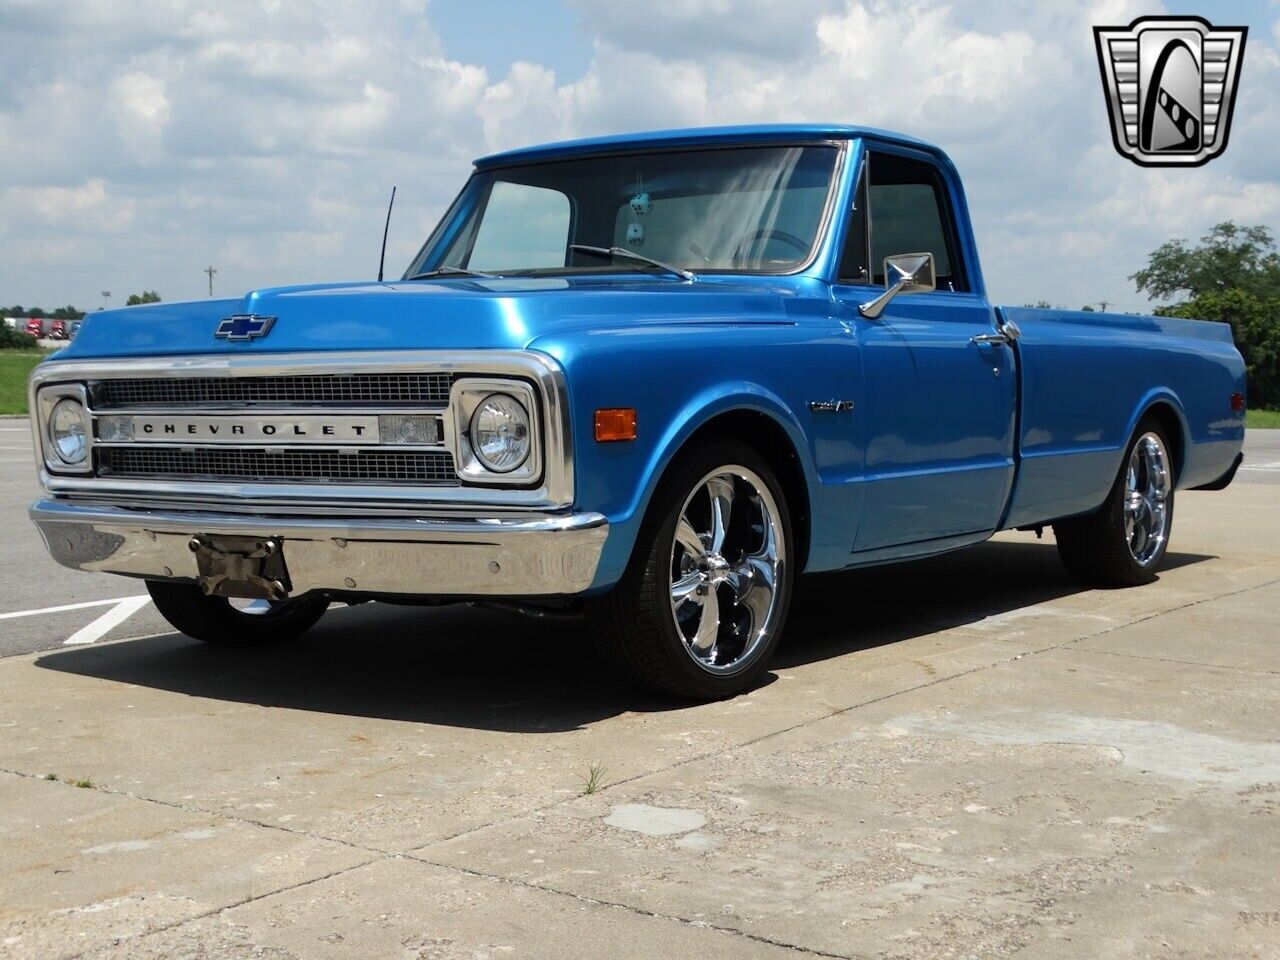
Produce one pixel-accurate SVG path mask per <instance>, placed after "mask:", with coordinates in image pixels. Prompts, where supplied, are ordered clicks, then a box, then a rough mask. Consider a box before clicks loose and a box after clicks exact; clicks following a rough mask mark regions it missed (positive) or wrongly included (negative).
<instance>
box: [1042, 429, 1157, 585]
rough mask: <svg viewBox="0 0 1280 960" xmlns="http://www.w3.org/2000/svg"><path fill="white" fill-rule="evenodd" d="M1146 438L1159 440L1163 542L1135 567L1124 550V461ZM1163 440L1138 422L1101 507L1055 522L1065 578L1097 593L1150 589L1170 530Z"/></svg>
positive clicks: (1127, 549) (1126, 470) (1126, 462)
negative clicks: (1100, 589)
mask: <svg viewBox="0 0 1280 960" xmlns="http://www.w3.org/2000/svg"><path fill="white" fill-rule="evenodd" d="M1149 434H1154V435H1155V436H1156V437H1158V438H1159V441H1160V445H1161V447H1162V449H1163V451H1164V455H1165V464H1166V469H1167V471H1168V492H1167V495H1166V497H1165V499H1164V505H1165V514H1164V521H1163V537H1162V538H1161V539H1160V542H1159V545H1158V548H1157V549H1156V551H1155V552H1154V553H1153V555H1152V556H1151V557H1150V558H1149V559H1146V560H1145V561H1144V562H1140V561H1139V560H1138V559H1137V558H1135V556H1134V553H1133V551H1132V550H1131V548H1130V539H1129V534H1128V532H1127V530H1126V527H1125V501H1126V498H1127V495H1128V494H1127V479H1128V474H1129V464H1130V459H1131V457H1132V456H1133V452H1134V448H1135V447H1136V446H1137V444H1138V441H1139V440H1141V439H1143V438H1144V437H1146V436H1147V435H1149ZM1169 450H1170V447H1169V439H1168V437H1167V436H1166V432H1165V428H1164V427H1163V426H1162V425H1161V423H1160V421H1159V420H1158V419H1156V418H1155V417H1152V416H1147V417H1144V418H1143V420H1142V422H1140V423H1139V424H1138V427H1137V429H1136V430H1135V431H1134V434H1133V436H1132V437H1130V438H1129V443H1128V445H1127V446H1126V447H1125V452H1124V459H1122V460H1121V461H1120V473H1119V475H1118V476H1117V477H1116V480H1115V483H1113V484H1112V485H1111V492H1110V493H1109V494H1107V499H1106V500H1105V501H1104V502H1103V504H1102V506H1101V507H1100V508H1098V510H1096V511H1095V512H1094V513H1090V514H1086V515H1085V516H1082V517H1072V518H1070V519H1067V520H1059V521H1058V522H1056V523H1055V524H1054V525H1053V533H1054V537H1055V538H1056V539H1057V541H1058V555H1059V556H1060V557H1061V558H1062V563H1063V566H1065V567H1066V568H1067V572H1068V573H1070V574H1071V576H1073V577H1074V578H1075V579H1077V580H1079V581H1080V582H1081V583H1085V584H1088V585H1090V586H1099V587H1134V586H1140V585H1141V584H1144V583H1151V582H1152V581H1153V580H1155V578H1156V571H1157V570H1158V569H1159V567H1160V564H1161V562H1162V561H1163V560H1164V556H1165V553H1166V551H1167V550H1168V547H1169V534H1170V533H1171V531H1172V529H1173V500H1174V490H1173V485H1174V476H1173V471H1174V464H1173V461H1172V457H1170V456H1169Z"/></svg>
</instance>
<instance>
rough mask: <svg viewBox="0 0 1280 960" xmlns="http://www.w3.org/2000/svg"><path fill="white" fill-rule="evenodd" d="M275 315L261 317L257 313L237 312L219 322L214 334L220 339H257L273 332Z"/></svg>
mask: <svg viewBox="0 0 1280 960" xmlns="http://www.w3.org/2000/svg"><path fill="white" fill-rule="evenodd" d="M275 322H276V318H275V317H260V316H258V315H257V314H256V313H237V314H235V315H234V316H230V317H227V318H225V319H223V320H220V321H219V322H218V326H217V329H215V330H214V331H213V335H214V336H215V337H217V338H218V339H219V340H257V339H258V338H259V337H265V336H266V335H267V334H268V333H270V332H271V325H272V324H273V323H275Z"/></svg>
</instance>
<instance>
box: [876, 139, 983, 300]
mask: <svg viewBox="0 0 1280 960" xmlns="http://www.w3.org/2000/svg"><path fill="white" fill-rule="evenodd" d="M870 193H871V197H870V200H871V271H872V276H873V279H874V281H875V282H876V283H879V284H882V283H884V260H885V257H891V256H894V255H895V254H900V253H932V254H933V257H934V263H935V268H936V271H937V279H938V289H940V290H968V289H969V284H968V279H967V276H966V274H965V271H964V266H963V264H962V263H961V262H960V255H959V248H958V246H957V244H956V234H955V220H954V218H953V217H952V215H951V204H950V201H949V199H948V195H947V190H946V187H945V185H944V184H943V181H942V176H941V174H940V173H939V172H938V170H937V168H935V167H934V166H933V164H931V163H926V162H923V161H920V160H910V159H907V158H904V157H897V156H893V155H892V154H875V155H873V156H872V157H871V187H870Z"/></svg>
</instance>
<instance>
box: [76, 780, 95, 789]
mask: <svg viewBox="0 0 1280 960" xmlns="http://www.w3.org/2000/svg"><path fill="white" fill-rule="evenodd" d="M71 785H72V786H73V787H79V788H80V789H81V790H88V789H89V788H90V787H92V786H93V778H91V777H81V778H80V779H79V780H72V781H71Z"/></svg>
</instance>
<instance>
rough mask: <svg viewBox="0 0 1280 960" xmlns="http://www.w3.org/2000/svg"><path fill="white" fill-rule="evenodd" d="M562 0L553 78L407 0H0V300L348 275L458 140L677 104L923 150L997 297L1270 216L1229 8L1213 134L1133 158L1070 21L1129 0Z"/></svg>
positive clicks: (1269, 150) (1077, 288)
mask: <svg viewBox="0 0 1280 960" xmlns="http://www.w3.org/2000/svg"><path fill="white" fill-rule="evenodd" d="M572 2H574V4H575V6H576V7H577V10H578V14H579V17H580V20H581V23H582V24H583V30H584V36H583V37H579V38H566V43H574V42H579V43H585V44H589V45H590V47H591V49H592V51H593V57H592V60H591V64H590V66H589V68H588V69H587V71H586V72H585V74H583V75H581V76H559V75H557V74H556V72H555V71H554V70H553V69H552V68H551V66H550V65H549V64H548V63H545V62H543V61H542V59H541V58H540V57H539V56H538V52H537V51H536V50H530V51H529V52H528V55H527V58H526V60H525V61H523V62H518V63H515V64H514V65H513V66H512V67H511V68H510V69H509V71H508V72H507V73H506V75H505V76H491V75H490V73H489V72H488V71H487V70H486V69H485V68H484V67H481V66H479V65H476V64H469V63H463V62H459V61H458V60H456V59H454V58H452V57H451V56H450V55H449V49H448V44H447V43H446V42H445V40H442V38H441V37H440V36H439V35H438V33H437V32H436V29H435V27H434V26H433V22H432V19H431V17H432V10H431V7H430V5H429V3H427V2H426V0H369V2H364V3H358V4H355V3H335V2H322V0H291V2H289V3H282V2H276V0H270V2H267V0H261V2H259V0H224V2H223V3H221V4H219V5H217V6H216V7H211V6H209V5H208V4H207V3H204V2H202V0H171V2H168V3H164V4H156V3H153V2H148V0H113V2H112V3H110V4H105V3H100V2H95V0H68V2H66V3H60V4H48V3H46V2H44V0H0V35H3V37H4V39H5V41H6V44H5V45H6V50H7V60H6V65H5V66H6V84H5V86H4V87H2V88H0V138H3V142H5V143H6V144H9V145H11V146H10V148H9V149H6V150H5V151H4V152H3V153H0V182H3V183H5V184H7V185H8V186H7V187H6V190H5V193H4V194H3V197H4V200H5V211H6V217H5V218H4V223H3V224H0V286H3V287H4V288H6V289H8V290H9V291H10V292H9V293H8V294H7V295H6V294H4V293H0V301H14V300H21V301H23V302H38V301H41V300H43V301H46V302H49V303H54V302H66V301H67V300H69V299H70V300H82V301H84V302H91V301H92V300H93V298H94V294H95V293H96V291H98V290H99V289H101V288H102V287H104V286H106V287H109V288H116V287H123V286H126V285H129V284H132V285H134V286H137V287H139V288H143V287H145V288H147V289H152V288H154V289H159V290H161V292H162V293H164V294H165V295H166V296H167V297H171V298H172V297H177V296H188V295H200V294H201V293H202V292H203V283H204V278H203V275H202V274H201V273H200V272H199V270H200V268H201V267H203V266H205V265H206V264H207V263H208V262H210V261H216V262H215V266H218V267H219V268H220V269H221V270H222V271H223V272H222V274H221V275H220V276H219V278H218V284H219V287H220V289H222V290H224V291H232V290H234V291H237V292H238V291H240V290H243V289H246V288H248V287H252V286H258V285H265V284H270V283H277V282H288V281H293V280H326V279H339V278H345V277H350V276H352V275H356V276H361V275H365V276H367V275H369V274H370V273H371V272H372V269H373V265H374V264H376V251H377V244H378V242H379V241H380V239H381V228H382V216H383V213H384V211H385V203H386V194H387V192H388V190H389V188H390V185H391V184H392V183H396V184H398V185H399V187H400V193H399V196H398V199H397V213H396V215H395V217H394V218H393V221H392V230H391V242H390V249H389V256H388V261H389V263H392V264H396V265H397V266H398V265H400V264H402V263H403V262H405V261H406V260H407V259H408V258H409V257H410V256H411V255H412V253H413V251H414V250H416V249H417V247H418V245H419V244H420V242H421V240H422V237H423V235H424V234H425V233H426V232H427V231H428V230H429V229H430V227H431V225H432V224H433V222H434V220H435V218H436V217H438V216H439V214H440V212H441V211H442V210H443V209H444V207H445V206H446V205H447V203H448V202H449V201H450V200H451V199H452V197H453V196H454V194H455V193H456V192H457V190H458V188H459V187H460V186H461V184H462V182H463V180H464V179H465V177H466V175H467V172H468V170H469V166H470V160H471V159H472V158H473V157H475V156H477V155H479V154H482V153H486V152H489V151H492V150H498V149H506V148H509V147H512V146H516V145H519V144H522V143H529V142H538V141H542V140H548V139H557V138H562V137H572V136H589V135H596V134H600V133H609V132H620V131H625V130H634V129H647V128H656V127H672V126H683V125H693V124H706V123H714V124H720V123H733V122H773V121H792V120H831V121H835V122H852V123H864V124H871V125H879V126H886V127H890V128H894V129H902V130H904V132H907V133H911V134H914V135H916V136H920V137H923V138H925V139H929V140H933V141H935V142H938V143H941V144H942V145H943V146H944V147H946V148H947V149H948V150H949V152H951V154H952V156H953V158H954V159H955V160H956V162H957V165H958V166H959V167H960V170H961V172H962V174H963V175H964V177H965V181H966V184H967V187H968V191H969V200H970V206H971V208H972V211H973V216H974V221H975V227H976V230H977V231H978V239H979V243H980V246H981V250H982V254H983V263H984V267H985V270H986V273H987V277H988V284H989V286H990V287H991V289H992V292H993V293H994V294H995V295H997V296H999V297H1001V298H1004V299H1006V300H1009V301H1012V302H1023V301H1026V300H1036V299H1040V298H1046V299H1049V300H1052V301H1054V302H1062V303H1067V304H1072V305H1078V304H1079V303H1083V302H1085V301H1086V300H1090V301H1096V300H1099V299H1102V298H1104V297H1105V298H1106V299H1108V300H1114V301H1119V302H1120V303H1122V304H1124V305H1125V306H1127V307H1130V308H1137V307H1139V306H1141V304H1142V300H1141V298H1140V297H1139V296H1138V295H1137V294H1135V293H1134V292H1133V289H1132V285H1131V284H1130V283H1129V282H1128V281H1127V279H1126V276H1127V274H1129V273H1132V272H1133V271H1134V270H1135V269H1137V268H1138V267H1139V266H1141V265H1142V261H1143V259H1144V257H1145V254H1146V253H1147V252H1149V251H1150V250H1151V249H1153V248H1154V247H1155V246H1156V245H1157V244H1159V243H1160V242H1162V241H1163V240H1165V239H1167V238H1168V237H1169V236H1172V235H1184V236H1197V235H1199V234H1200V233H1201V232H1203V231H1204V230H1205V229H1207V228H1208V227H1209V226H1210V225H1211V224H1212V223H1214V222H1215V221H1217V220H1220V219H1223V218H1227V217H1234V218H1236V219H1238V220H1242V221H1246V222H1264V223H1270V224H1271V225H1272V226H1276V227H1280V195H1278V194H1280V186H1278V182H1280V181H1278V179H1277V174H1276V171H1277V169H1280V138H1277V137H1276V136H1275V133H1274V131H1275V130H1276V129H1277V128H1278V127H1280V97H1278V96H1277V91H1280V55H1277V53H1276V50H1277V47H1280V24H1276V23H1272V22H1266V23H1258V24H1251V26H1253V27H1254V31H1253V33H1252V34H1251V36H1250V42H1249V48H1248V50H1247V52H1246V64H1245V68H1244V73H1243V76H1244V83H1243V86H1242V90H1241V94H1240V98H1239V106H1238V108H1237V118H1236V121H1235V124H1234V129H1233V133H1232V138H1231V146H1230V149H1229V151H1228V153H1227V155H1226V156H1224V157H1222V158H1220V159H1218V160H1215V161H1214V162H1213V163H1211V164H1209V165H1208V166H1206V167H1203V168H1200V169H1199V170H1194V171H1189V170H1174V171H1156V170H1143V169H1139V168H1137V167H1135V166H1134V165H1132V164H1131V163H1129V162H1128V161H1126V160H1124V159H1122V158H1120V157H1118V156H1117V155H1116V154H1115V152H1114V150H1113V149H1112V147H1111V144H1110V135H1109V133H1108V128H1107V119H1106V109H1105V105H1104V101H1103V96H1102V91H1101V88H1100V84H1099V80H1098V70H1097V64H1096V60H1095V54H1094V48H1093V37H1092V30H1091V28H1092V26H1093V25H1095V24H1125V23H1128V22H1129V21H1130V20H1132V19H1133V18H1134V17H1135V16H1138V15H1141V14H1150V13H1156V12H1160V10H1159V7H1158V5H1153V4H1149V3H1147V2H1145V0H1144V2H1142V3H1139V2H1137V0H1096V2H1093V3H1084V4H1075V3H1069V2H1065V0H1063V2H1043V0H1010V2H1009V3H1008V4H1006V6H1005V7H1004V8H1002V9H1003V13H1002V15H1001V16H999V17H993V16H991V15H990V7H989V5H985V4H979V3H976V2H975V3H963V2H960V0H955V2H950V3H946V2H928V0H894V2H888V0H685V2H682V3H679V4H665V5H661V8H660V9H654V10H647V11H644V12H643V13H642V14H641V15H637V12H636V8H635V7H634V5H622V4H608V3H605V4H601V3H595V2H590V0H572ZM1220 16H1221V17H1222V19H1224V20H1227V19H1235V18H1231V17H1228V16H1227V14H1225V13H1224V14H1221V15H1220ZM475 29H478V30H484V29H490V27H489V25H488V24H487V22H486V21H485V18H484V17H483V16H478V17H477V22H476V26H475ZM50 64H56V68H54V69H50V66H49V65H50ZM15 144H16V145H20V148H18V149H14V148H13V147H12V145H15ZM55 268H59V269H55Z"/></svg>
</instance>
